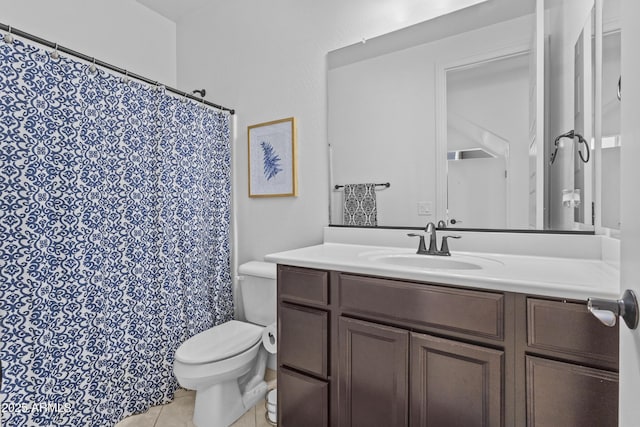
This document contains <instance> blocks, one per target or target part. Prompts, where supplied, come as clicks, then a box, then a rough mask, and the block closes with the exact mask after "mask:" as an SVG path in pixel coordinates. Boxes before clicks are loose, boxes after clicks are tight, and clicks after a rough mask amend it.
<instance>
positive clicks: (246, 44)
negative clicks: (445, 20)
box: [177, 0, 430, 263]
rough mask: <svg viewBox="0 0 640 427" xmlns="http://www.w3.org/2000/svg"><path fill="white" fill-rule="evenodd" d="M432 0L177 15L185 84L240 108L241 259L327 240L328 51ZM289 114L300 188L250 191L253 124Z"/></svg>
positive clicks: (420, 12) (254, 0) (405, 20)
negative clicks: (278, 192) (285, 192)
mask: <svg viewBox="0 0 640 427" xmlns="http://www.w3.org/2000/svg"><path fill="white" fill-rule="evenodd" d="M429 4H430V3H429ZM429 4H428V3H422V2H415V1H412V0H349V1H343V0H326V1H311V0H272V1H269V2H265V1H262V0H245V1H241V2H239V1H229V2H211V3H210V4H209V5H207V6H205V7H204V8H202V9H201V10H199V11H197V13H192V14H189V15H185V16H183V17H182V18H181V19H180V20H179V21H178V31H177V34H178V42H177V50H178V81H179V85H180V86H181V87H187V88H189V87H194V86H203V87H206V89H207V93H208V95H207V99H209V100H211V101H213V102H216V103H219V104H223V105H225V106H230V107H233V108H235V109H237V112H238V113H237V115H236V131H237V132H236V141H235V153H234V159H235V168H234V174H235V177H236V185H235V188H236V191H237V195H238V197H237V198H236V205H235V210H236V214H237V224H238V225H237V226H238V257H237V258H238V262H240V263H242V262H245V261H247V260H250V259H261V258H262V257H263V256H264V255H265V254H267V253H272V252H276V251H281V250H286V249H292V248H295V247H301V246H306V245H311V244H316V243H319V242H321V241H322V227H323V226H325V225H327V224H328V218H329V214H328V210H329V205H328V198H329V193H328V160H327V159H328V153H327V152H328V149H327V128H326V125H327V100H326V96H327V95H326V88H327V84H326V79H327V77H326V55H327V52H329V51H331V50H334V49H337V48H339V47H342V46H345V45H349V44H353V43H357V42H359V41H360V40H361V39H363V38H371V37H374V36H378V35H380V34H383V33H387V32H389V31H393V30H397V29H399V28H402V27H406V26H407V25H412V24H415V23H417V22H420V21H423V20H424V19H426V16H425V14H426V12H425V10H424V9H425V7H426V6H428V5H429ZM209 94H210V95H209ZM290 116H294V117H296V120H297V126H298V166H299V167H298V183H299V196H298V197H296V198H291V197H288V198H274V199H268V198H267V199H265V198H260V199H252V198H249V197H248V195H247V126H250V125H253V124H257V123H262V122H267V121H271V120H276V119H281V118H285V117H290Z"/></svg>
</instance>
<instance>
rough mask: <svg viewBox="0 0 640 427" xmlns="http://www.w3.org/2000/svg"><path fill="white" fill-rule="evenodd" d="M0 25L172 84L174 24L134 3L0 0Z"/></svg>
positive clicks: (117, 0) (124, 0) (118, 0)
mask: <svg viewBox="0 0 640 427" xmlns="http://www.w3.org/2000/svg"><path fill="white" fill-rule="evenodd" d="M0 22H1V23H3V24H6V25H11V26H12V27H16V28H18V29H20V30H22V31H25V32H27V33H30V34H33V35H35V36H38V37H41V38H43V39H45V40H49V41H51V42H53V43H58V44H60V45H62V46H64V47H67V48H69V49H73V50H75V51H77V52H80V53H83V54H85V55H88V56H92V57H95V58H96V59H99V60H101V61H104V62H107V63H110V64H113V65H115V66H118V67H120V68H124V69H127V70H129V71H131V72H133V73H136V74H139V75H141V76H144V77H148V78H149V79H151V80H157V81H159V82H161V83H164V84H166V85H169V86H175V85H176V44H175V43H176V25H175V23H173V22H171V21H169V20H168V19H167V18H164V17H162V16H160V15H158V14H157V13H155V12H152V11H151V10H149V9H148V8H146V7H145V6H142V5H141V4H139V3H137V2H135V1H134V0H91V1H86V0H55V1H46V0H18V1H16V0H0Z"/></svg>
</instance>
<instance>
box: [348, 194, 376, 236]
mask: <svg viewBox="0 0 640 427" xmlns="http://www.w3.org/2000/svg"><path fill="white" fill-rule="evenodd" d="M344 225H357V226H366V227H376V226H377V225H378V218H377V208H376V185H375V184H347V185H345V186H344Z"/></svg>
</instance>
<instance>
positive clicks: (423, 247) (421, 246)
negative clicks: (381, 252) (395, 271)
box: [407, 233, 427, 255]
mask: <svg viewBox="0 0 640 427" xmlns="http://www.w3.org/2000/svg"><path fill="white" fill-rule="evenodd" d="M407 236H409V237H419V238H420V243H419V244H418V251H417V252H416V253H417V254H420V255H424V254H426V253H427V245H426V244H425V243H424V234H422V233H409V234H407Z"/></svg>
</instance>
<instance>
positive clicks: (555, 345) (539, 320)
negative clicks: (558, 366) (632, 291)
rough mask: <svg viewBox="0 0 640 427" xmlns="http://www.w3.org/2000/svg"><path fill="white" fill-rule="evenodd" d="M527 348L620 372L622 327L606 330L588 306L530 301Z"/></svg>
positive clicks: (528, 306) (539, 300)
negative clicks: (619, 344)
mask: <svg viewBox="0 0 640 427" xmlns="http://www.w3.org/2000/svg"><path fill="white" fill-rule="evenodd" d="M527 345H528V346H529V348H531V349H537V350H546V351H551V352H554V353H561V354H564V355H567V356H573V357H574V358H576V359H577V360H579V361H581V362H591V363H598V362H599V363H600V364H603V363H604V364H605V365H606V366H607V367H611V368H614V369H617V365H618V325H616V326H615V327H614V328H609V327H607V326H604V325H603V324H602V323H600V322H599V321H598V319H596V318H595V317H594V316H593V315H592V314H591V313H589V311H588V310H587V305H586V304H580V303H571V302H562V301H550V300H544V299H537V298H527Z"/></svg>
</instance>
